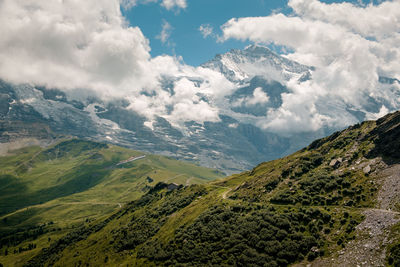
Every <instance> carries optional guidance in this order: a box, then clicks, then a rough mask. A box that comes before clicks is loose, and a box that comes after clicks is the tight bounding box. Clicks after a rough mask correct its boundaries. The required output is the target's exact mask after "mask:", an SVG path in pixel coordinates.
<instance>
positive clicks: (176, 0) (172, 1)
mask: <svg viewBox="0 0 400 267" xmlns="http://www.w3.org/2000/svg"><path fill="white" fill-rule="evenodd" d="M161 5H162V6H163V7H165V8H166V9H167V10H171V9H173V8H182V9H185V8H186V7H187V3H186V0H162V3H161Z"/></svg>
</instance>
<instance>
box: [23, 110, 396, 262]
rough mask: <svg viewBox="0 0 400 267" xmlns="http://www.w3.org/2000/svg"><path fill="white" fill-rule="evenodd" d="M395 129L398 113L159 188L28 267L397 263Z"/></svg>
mask: <svg viewBox="0 0 400 267" xmlns="http://www.w3.org/2000/svg"><path fill="white" fill-rule="evenodd" d="M399 121H400V112H396V113H393V114H389V115H387V116H385V117H384V118H382V119H380V120H378V121H368V122H364V123H362V124H357V125H354V126H352V127H349V128H348V129H346V130H343V131H340V132H336V133H335V134H333V135H331V136H328V137H326V138H323V139H319V140H316V141H314V142H313V143H311V144H310V145H309V146H308V147H306V148H304V149H302V150H300V151H298V152H296V153H294V154H292V155H290V156H287V157H285V158H281V159H277V160H274V161H270V162H265V163H262V164H260V165H258V166H257V167H255V168H254V169H253V170H251V171H248V172H245V173H242V174H237V175H233V176H231V177H228V178H225V179H222V180H220V181H216V182H211V183H209V184H205V185H199V186H191V187H187V188H181V189H177V190H173V191H168V190H166V185H164V184H162V183H161V184H159V185H157V186H156V187H155V188H154V189H153V190H151V191H150V192H149V194H147V195H145V196H144V197H143V198H141V199H139V200H137V201H134V202H132V203H130V204H128V205H127V207H126V208H125V209H123V210H121V211H119V212H117V213H116V214H114V215H113V216H111V217H109V218H108V219H106V220H104V221H98V222H96V223H93V224H88V225H85V226H83V227H82V228H80V229H79V230H78V232H72V233H70V234H69V235H67V236H65V237H63V238H61V239H59V241H57V242H54V243H53V244H52V245H51V246H50V247H49V249H48V250H44V251H42V252H40V253H39V254H38V255H37V256H36V257H34V258H32V259H31V261H29V265H32V266H39V265H54V264H61V265H71V264H75V263H78V262H79V263H81V264H104V263H107V264H116V265H120V264H128V265H129V264H131V265H147V266H160V265H162V266H170V265H177V264H178V265H179V264H181V265H185V264H217V265H222V266H228V265H235V264H236V265H249V264H252V265H254V266H263V265H264V264H266V263H268V265H270V266H287V265H290V264H297V265H299V266H309V264H311V266H327V265H333V266H335V265H336V266H337V265H345V266H347V265H348V266H354V264H358V263H359V262H360V261H365V262H366V264H367V265H371V266H376V265H385V264H397V262H400V257H399V256H400V255H399V254H396V253H397V252H396V251H398V250H396V249H397V248H398V247H399V245H398V244H400V236H399V235H398V232H397V233H396V232H395V229H397V228H396V227H399V225H400V224H399V222H400V218H399V217H398V215H399V211H400V210H399V203H400V202H399V200H400V199H399V197H400V195H399V193H398V192H400V191H396V190H395V189H398V190H400V183H398V181H399V179H400V177H398V170H399V168H400V167H399V166H400V165H399V164H398V163H399V160H400V158H399V155H398V153H397V152H396V151H398V150H399V149H400V141H399V140H400V139H399V138H398V135H399V134H400V127H399ZM388 140H391V143H390V144H387V141H388ZM391 189H392V190H391ZM378 221H379V222H380V223H378ZM271 231H272V232H271ZM365 233H370V234H369V235H368V234H365ZM78 236H83V239H81V238H78V239H77V237H78ZM389 237H390V238H389ZM365 244H369V245H368V247H365V246H364V245H365ZM77 251H79V253H78V254H77ZM73 255H75V257H73Z"/></svg>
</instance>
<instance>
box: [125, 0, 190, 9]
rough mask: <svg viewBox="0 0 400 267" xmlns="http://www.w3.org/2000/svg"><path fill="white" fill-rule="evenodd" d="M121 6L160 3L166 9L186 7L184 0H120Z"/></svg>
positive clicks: (126, 7) (128, 6)
mask: <svg viewBox="0 0 400 267" xmlns="http://www.w3.org/2000/svg"><path fill="white" fill-rule="evenodd" d="M120 3H121V6H122V7H123V8H125V9H130V8H132V7H135V6H137V5H140V4H149V3H160V5H161V6H162V7H164V8H165V9H167V10H172V9H174V8H177V9H185V8H186V7H187V2H186V0H161V1H160V0H120Z"/></svg>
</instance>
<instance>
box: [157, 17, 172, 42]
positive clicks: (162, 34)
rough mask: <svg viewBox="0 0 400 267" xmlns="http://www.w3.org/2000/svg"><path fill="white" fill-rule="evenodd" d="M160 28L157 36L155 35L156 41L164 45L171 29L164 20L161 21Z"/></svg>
mask: <svg viewBox="0 0 400 267" xmlns="http://www.w3.org/2000/svg"><path fill="white" fill-rule="evenodd" d="M161 28H162V29H161V32H160V34H159V35H157V39H159V40H160V41H161V42H162V43H163V44H165V43H167V42H168V41H169V38H170V37H171V33H172V29H173V28H172V26H171V24H169V23H168V21H166V20H164V21H163V23H162V25H161Z"/></svg>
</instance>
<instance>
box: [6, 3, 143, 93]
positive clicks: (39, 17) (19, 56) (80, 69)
mask: <svg viewBox="0 0 400 267" xmlns="http://www.w3.org/2000/svg"><path fill="white" fill-rule="evenodd" d="M0 31H1V32H2V37H1V39H0V77H2V78H3V79H6V80H8V81H11V82H15V83H33V84H42V85H47V86H50V87H58V88H65V89H73V88H88V89H93V90H96V91H98V92H101V93H104V94H107V93H109V94H113V95H115V94H122V93H123V91H124V90H130V89H135V86H134V85H133V84H132V85H130V86H129V87H131V88H128V87H127V86H126V85H127V84H130V82H131V81H132V80H134V81H135V83H134V84H135V85H137V87H141V86H144V85H145V82H146V76H147V74H146V73H148V68H149V65H148V62H149V60H150V54H149V51H150V47H149V44H148V40H147V39H146V38H145V37H144V36H143V34H142V32H141V31H140V29H139V28H137V27H128V26H126V23H125V21H124V19H123V17H122V16H121V14H120V5H119V2H118V1H109V0H100V1H95V0H89V1H84V2H82V1H77V0H75V1H72V0H71V1H36V2H35V3H32V1H28V0H15V1H14V0H5V1H3V2H2V6H1V9H0ZM117 88H118V89H117ZM122 88H123V90H122Z"/></svg>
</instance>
